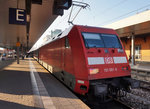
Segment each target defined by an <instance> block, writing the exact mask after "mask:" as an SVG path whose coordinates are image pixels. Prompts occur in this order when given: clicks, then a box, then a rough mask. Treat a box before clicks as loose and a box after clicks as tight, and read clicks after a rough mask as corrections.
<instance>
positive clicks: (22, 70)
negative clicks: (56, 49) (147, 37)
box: [0, 58, 89, 109]
mask: <svg viewBox="0 0 150 109" xmlns="http://www.w3.org/2000/svg"><path fill="white" fill-rule="evenodd" d="M0 66H1V67H0V109H89V107H88V106H87V105H85V104H84V103H83V102H82V101H81V100H80V99H78V98H77V97H76V96H75V95H74V94H73V93H72V92H71V91H70V90H68V88H66V87H65V86H64V85H63V84H62V83H60V82H59V81H58V80H57V79H56V78H54V77H53V76H52V75H51V74H50V73H49V72H48V71H47V70H45V69H44V68H43V67H42V66H41V65H39V63H37V62H36V61H35V60H33V59H30V58H28V59H25V60H20V64H17V62H16V61H14V60H7V61H1V62H0Z"/></svg>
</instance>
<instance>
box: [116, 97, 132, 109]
mask: <svg viewBox="0 0 150 109" xmlns="http://www.w3.org/2000/svg"><path fill="white" fill-rule="evenodd" d="M113 100H114V101H115V102H116V103H118V105H120V106H121V109H134V108H132V107H131V106H129V105H128V104H126V103H125V102H122V101H120V100H119V99H113Z"/></svg>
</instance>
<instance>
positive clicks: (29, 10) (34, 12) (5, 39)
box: [0, 0, 72, 50]
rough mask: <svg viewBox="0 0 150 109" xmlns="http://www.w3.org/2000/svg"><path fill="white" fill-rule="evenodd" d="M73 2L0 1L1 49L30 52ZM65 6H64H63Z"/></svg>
mask: <svg viewBox="0 0 150 109" xmlns="http://www.w3.org/2000/svg"><path fill="white" fill-rule="evenodd" d="M71 3H72V0H0V47H5V48H15V47H16V43H17V42H20V45H21V46H23V47H27V49H28V50H29V49H30V48H31V47H32V46H33V44H34V43H35V42H36V41H37V40H38V39H39V37H40V36H41V35H42V34H43V33H44V31H45V30H46V29H47V28H48V27H49V26H50V25H51V24H52V23H53V21H54V20H55V19H56V18H57V16H58V15H63V10H64V9H68V8H69V7H70V6H71ZM63 5H64V6H63Z"/></svg>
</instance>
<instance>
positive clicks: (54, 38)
mask: <svg viewBox="0 0 150 109" xmlns="http://www.w3.org/2000/svg"><path fill="white" fill-rule="evenodd" d="M74 26H76V27H77V28H78V27H81V28H82V27H83V28H95V29H98V28H100V27H92V26H83V25H74ZM74 26H70V27H69V28H67V29H65V30H64V31H63V32H62V33H60V34H59V35H57V36H51V37H49V38H48V39H47V40H46V41H45V40H44V41H43V40H42V41H41V42H42V43H41V44H38V43H36V44H35V45H34V46H33V47H32V48H31V49H30V51H29V53H30V52H32V51H35V50H37V49H39V48H41V47H42V46H44V45H46V44H49V43H51V42H53V41H55V40H57V39H60V38H63V37H65V36H67V35H68V34H69V32H70V31H71V30H72V28H73V27H74ZM101 29H106V28H101ZM107 30H108V28H107ZM110 30H112V29H110Z"/></svg>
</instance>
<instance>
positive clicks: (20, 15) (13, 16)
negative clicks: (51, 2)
mask: <svg viewBox="0 0 150 109" xmlns="http://www.w3.org/2000/svg"><path fill="white" fill-rule="evenodd" d="M9 24H19V25H26V10H24V9H18V8H9Z"/></svg>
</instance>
